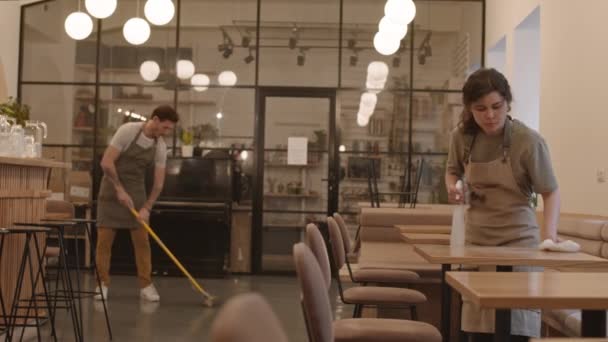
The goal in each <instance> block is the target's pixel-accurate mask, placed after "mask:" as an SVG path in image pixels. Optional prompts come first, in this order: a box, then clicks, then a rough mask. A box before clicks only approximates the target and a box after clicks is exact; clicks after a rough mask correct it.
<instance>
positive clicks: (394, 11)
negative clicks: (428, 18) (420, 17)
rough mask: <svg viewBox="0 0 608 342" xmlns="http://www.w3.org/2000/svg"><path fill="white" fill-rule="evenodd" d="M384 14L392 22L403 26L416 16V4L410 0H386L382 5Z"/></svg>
mask: <svg viewBox="0 0 608 342" xmlns="http://www.w3.org/2000/svg"><path fill="white" fill-rule="evenodd" d="M384 15H385V16H386V17H388V18H389V19H390V20H391V21H392V22H393V23H395V24H397V25H401V26H405V25H407V24H409V23H411V22H412V20H414V17H415V16H416V4H414V1H412V0H388V1H387V2H386V5H384Z"/></svg>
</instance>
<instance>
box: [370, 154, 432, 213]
mask: <svg viewBox="0 0 608 342" xmlns="http://www.w3.org/2000/svg"><path fill="white" fill-rule="evenodd" d="M423 170H424V158H420V161H419V162H418V171H417V174H416V180H415V182H416V183H415V184H414V190H413V191H408V182H407V181H406V180H407V179H408V175H407V174H408V173H405V174H404V176H403V183H402V184H401V189H400V191H388V192H387V191H384V192H380V191H378V176H377V171H376V163H375V162H374V159H370V163H369V167H368V177H367V188H368V192H369V196H370V205H371V207H372V208H380V195H399V203H398V207H399V208H405V203H409V204H410V208H411V209H414V208H416V203H417V202H418V190H419V189H420V181H421V180H422V172H423ZM408 172H409V171H408Z"/></svg>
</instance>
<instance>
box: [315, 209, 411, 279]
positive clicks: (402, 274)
mask: <svg viewBox="0 0 608 342" xmlns="http://www.w3.org/2000/svg"><path fill="white" fill-rule="evenodd" d="M327 221H328V225H329V224H334V225H337V226H338V227H339V230H338V232H339V233H340V235H341V237H342V242H343V246H344V252H345V253H346V255H347V257H346V258H345V259H344V261H345V263H346V268H347V269H348V274H349V276H350V280H351V281H352V282H353V283H363V284H367V283H381V284H382V283H384V284H411V283H412V282H415V281H417V280H419V279H420V276H419V275H418V273H416V272H413V271H408V270H392V269H365V268H362V269H357V270H353V269H352V267H351V265H350V261H349V258H348V255H349V254H350V253H352V242H351V240H350V236H349V235H348V230H347V228H346V223H345V222H344V220H343V219H342V216H341V215H340V214H338V213H334V215H333V219H332V218H331V217H330V218H328V220H327Z"/></svg>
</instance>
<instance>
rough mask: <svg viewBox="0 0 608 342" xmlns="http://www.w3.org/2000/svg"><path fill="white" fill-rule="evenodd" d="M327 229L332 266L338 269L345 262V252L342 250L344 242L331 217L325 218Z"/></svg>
mask: <svg viewBox="0 0 608 342" xmlns="http://www.w3.org/2000/svg"><path fill="white" fill-rule="evenodd" d="M327 229H329V240H330V241H331V255H332V256H333V260H334V266H335V267H336V270H339V269H341V268H342V266H344V264H345V263H346V253H345V252H344V242H343V240H342V234H341V233H340V227H338V223H336V220H334V218H333V217H331V216H330V217H328V218H327Z"/></svg>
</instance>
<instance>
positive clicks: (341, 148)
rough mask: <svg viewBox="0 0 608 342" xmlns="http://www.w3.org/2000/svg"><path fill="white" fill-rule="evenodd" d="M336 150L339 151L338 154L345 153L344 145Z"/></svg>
mask: <svg viewBox="0 0 608 342" xmlns="http://www.w3.org/2000/svg"><path fill="white" fill-rule="evenodd" d="M338 150H339V151H340V152H346V146H344V145H340V147H339V148H338Z"/></svg>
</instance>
